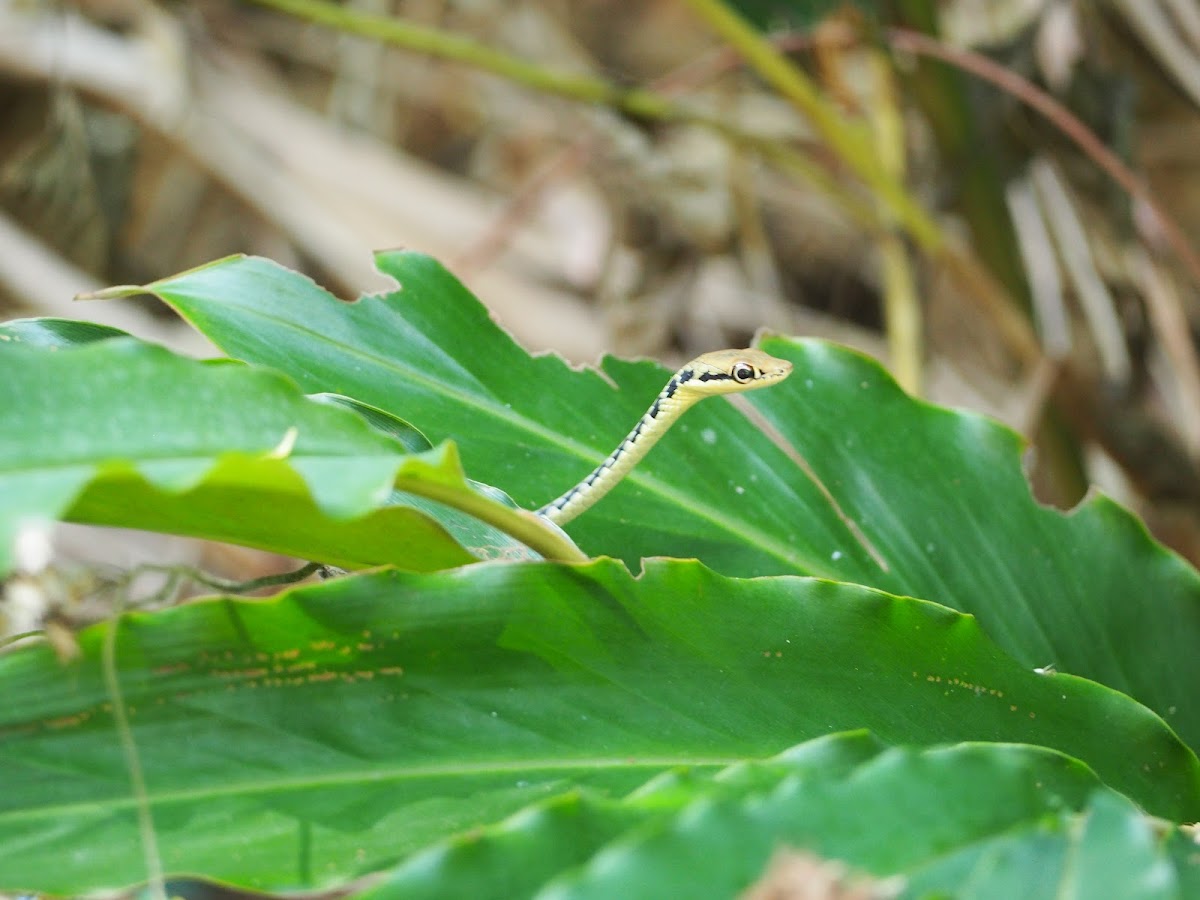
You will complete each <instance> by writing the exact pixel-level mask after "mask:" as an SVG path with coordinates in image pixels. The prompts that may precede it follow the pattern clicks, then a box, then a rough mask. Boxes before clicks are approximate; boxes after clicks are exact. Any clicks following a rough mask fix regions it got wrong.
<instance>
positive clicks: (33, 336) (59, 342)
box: [0, 317, 130, 350]
mask: <svg viewBox="0 0 1200 900" xmlns="http://www.w3.org/2000/svg"><path fill="white" fill-rule="evenodd" d="M118 337H130V335H129V333H128V332H125V331H122V330H121V329H120V328H113V327H112V326H111V325H100V324H99V323H97V322H77V321H75V320H74V319H55V318H49V317H47V318H42V319H10V320H9V321H7V322H4V323H3V324H2V325H0V350H2V349H3V348H4V345H5V344H11V343H20V344H24V345H25V346H27V347H77V346H79V345H81V344H91V343H94V342H96V341H107V340H109V339H110V338H118Z"/></svg>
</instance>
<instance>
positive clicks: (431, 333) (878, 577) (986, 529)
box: [146, 253, 1200, 746]
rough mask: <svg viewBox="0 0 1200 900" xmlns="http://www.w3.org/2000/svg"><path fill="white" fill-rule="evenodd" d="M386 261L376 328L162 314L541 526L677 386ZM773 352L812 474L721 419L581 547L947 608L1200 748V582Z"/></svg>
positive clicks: (775, 342)
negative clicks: (534, 338)
mask: <svg viewBox="0 0 1200 900" xmlns="http://www.w3.org/2000/svg"><path fill="white" fill-rule="evenodd" d="M378 261H379V265H380V267H381V269H382V270H383V271H385V272H387V273H388V274H390V275H393V276H394V277H396V278H397V279H398V280H399V281H400V283H401V290H400V291H399V292H397V293H395V294H391V295H388V296H385V297H367V298H364V299H363V300H360V301H359V302H358V303H356V304H346V303H342V302H340V301H338V300H336V299H335V298H333V297H332V296H330V295H329V294H328V293H326V292H325V291H323V290H321V289H320V288H318V287H317V286H316V285H314V284H313V283H312V282H311V281H309V280H308V279H305V278H303V277H302V276H299V275H296V274H295V273H291V272H288V271H287V270H285V269H282V268H280V267H279V266H277V265H275V264H273V263H270V262H267V261H264V260H260V259H247V258H235V259H230V260H226V261H223V262H221V263H218V264H214V265H212V266H208V267H205V268H202V269H197V270H194V271H192V272H189V273H184V274H183V275H180V276H177V277H175V278H170V279H166V280H164V281H161V282H158V283H156V284H154V285H150V286H148V287H147V288H146V290H151V291H153V292H155V293H157V294H159V295H160V296H162V297H163V299H165V300H166V301H168V302H169V303H171V304H172V305H174V306H175V307H176V308H177V309H178V310H180V312H181V313H182V314H183V315H184V316H185V317H187V318H188V319H189V320H191V321H192V322H193V323H194V324H195V325H196V326H197V327H198V328H199V329H200V330H202V331H203V332H204V333H205V334H206V335H208V336H209V337H210V338H211V339H212V340H213V341H215V342H216V343H217V344H218V345H220V346H221V347H223V348H224V349H225V350H226V351H227V352H229V353H230V354H232V355H234V356H236V357H239V358H242V359H246V360H250V361H253V362H258V363H263V364H266V365H270V366H275V367H278V368H280V369H282V370H284V371H287V372H288V373H289V374H291V375H292V376H293V377H295V378H296V379H297V380H299V381H300V382H301V384H303V385H304V387H305V389H306V390H310V391H318V390H335V391H340V392H342V393H347V394H351V395H353V396H354V397H356V398H358V399H359V400H362V401H365V402H369V403H371V404H374V405H376V406H379V407H380V408H382V409H386V410H389V411H391V412H393V413H395V414H396V415H399V416H402V417H403V418H405V419H406V420H407V421H411V422H413V423H414V424H415V425H416V427H418V428H420V429H421V430H422V431H424V432H425V433H426V434H428V435H429V436H430V438H431V439H433V440H435V441H436V440H442V439H446V438H455V439H457V440H459V441H460V443H461V446H462V447H463V454H464V464H465V466H466V469H467V471H468V472H470V473H471V474H472V475H473V476H474V477H477V478H480V479H482V480H484V481H487V482H488V483H491V484H495V485H498V486H500V487H501V488H503V489H504V490H506V491H507V492H508V493H510V494H511V495H512V496H513V497H514V498H515V499H516V500H517V502H519V503H521V504H522V505H525V506H536V505H538V504H540V503H543V502H545V501H548V500H549V499H551V498H552V497H554V496H556V495H557V494H559V493H561V492H562V491H563V490H565V489H566V488H567V487H569V486H570V485H571V484H572V483H574V482H575V481H577V480H578V479H579V478H580V477H582V476H583V475H584V474H586V473H587V471H588V470H589V469H590V468H591V467H592V466H593V465H594V464H595V463H596V461H597V460H599V459H602V458H603V457H604V456H605V455H606V454H607V453H608V452H609V451H610V450H611V448H612V447H613V446H615V444H616V442H617V441H618V440H619V439H620V438H621V437H622V436H624V434H625V432H626V431H627V429H628V428H629V427H630V425H631V424H632V423H633V422H634V421H635V420H636V419H637V418H638V416H639V415H640V414H641V413H642V412H643V411H644V408H645V406H646V405H647V404H648V403H649V401H650V400H651V399H652V398H653V397H654V396H655V394H656V393H657V391H658V390H659V389H660V388H661V386H662V384H663V382H664V381H665V380H666V378H667V372H666V370H664V369H661V368H660V367H658V366H655V365H652V364H650V363H625V362H619V361H617V360H614V359H611V358H610V359H606V360H605V361H604V363H603V367H602V368H603V374H601V373H598V372H594V371H582V372H575V371H571V370H570V369H568V367H567V366H566V365H565V364H564V363H562V362H561V361H560V360H559V359H557V358H554V357H548V356H544V357H537V358H531V357H529V356H528V354H526V353H525V352H524V351H522V350H521V349H520V348H519V347H517V346H516V345H515V344H514V343H513V342H512V340H511V339H510V338H509V337H508V336H507V335H505V334H504V333H502V332H501V331H500V330H499V329H498V328H497V327H496V326H495V324H494V323H493V322H492V321H491V320H490V319H489V318H488V317H487V314H486V312H485V311H484V309H483V308H482V307H481V306H480V305H479V303H478V302H477V301H476V300H475V299H474V298H473V297H472V296H471V295H470V294H469V293H468V292H467V291H466V290H465V289H464V288H463V287H462V285H461V284H459V283H458V281H456V280H455V279H454V278H453V277H452V276H451V275H449V274H448V273H447V272H446V271H445V270H444V269H443V268H442V267H441V266H439V265H438V264H437V263H436V262H434V261H432V260H430V259H429V258H427V257H424V256H421V255H419V254H412V253H384V254H380V255H379V257H378ZM762 346H763V348H764V349H765V350H767V351H768V352H770V353H772V354H774V355H777V356H784V357H786V358H788V359H791V360H793V362H794V363H795V366H796V369H795V372H794V373H793V375H792V376H791V378H790V379H789V380H788V381H786V382H784V383H783V384H781V385H778V386H776V387H772V388H771V389H769V390H764V391H757V392H755V393H753V394H750V395H748V397H747V398H746V399H747V400H748V402H749V403H750V404H751V405H753V406H754V407H755V408H756V409H758V410H760V411H762V412H763V413H765V414H766V415H767V417H768V418H769V420H770V421H771V423H772V424H773V425H774V426H775V428H777V429H778V430H779V432H780V433H781V434H782V436H783V438H784V439H785V441H786V442H787V443H789V444H790V445H791V447H792V448H794V449H795V451H796V452H797V453H798V454H800V455H801V456H802V457H803V460H804V463H803V464H799V463H798V462H797V461H796V457H794V456H792V455H789V454H788V453H787V452H785V451H784V450H782V449H780V448H779V447H777V446H776V445H775V444H774V443H773V442H772V441H771V440H769V439H768V438H767V437H766V436H765V435H764V434H762V433H760V432H759V431H757V430H756V429H754V428H750V427H748V425H747V422H746V420H745V418H744V417H743V416H741V414H740V413H739V412H738V411H737V410H736V409H735V408H734V407H733V406H731V405H730V404H728V403H724V402H719V401H715V400H713V401H707V402H705V403H702V404H700V406H699V407H698V408H697V409H696V410H694V411H692V412H690V413H688V416H687V418H685V419H684V420H683V421H682V422H681V423H680V424H678V425H677V426H676V427H675V428H674V429H673V430H672V433H670V434H668V435H667V436H666V437H665V438H664V439H663V441H662V445H661V446H660V447H658V448H656V449H655V450H654V451H653V452H652V453H651V454H650V456H649V457H647V459H646V460H644V461H643V462H642V463H641V464H640V465H639V466H638V468H637V469H635V470H634V471H633V472H632V473H631V474H630V475H629V476H628V477H627V478H626V479H625V481H624V482H623V483H622V484H621V485H619V486H618V487H617V488H616V489H615V490H614V491H613V493H612V494H611V495H610V496H609V497H606V498H605V499H604V500H603V501H601V502H600V503H599V504H598V505H597V506H596V507H595V508H594V509H592V510H589V511H588V512H587V513H585V514H584V515H583V516H582V517H580V519H578V520H577V521H575V522H572V523H570V525H569V526H568V528H569V530H570V532H571V533H572V535H573V536H575V537H576V539H577V540H578V541H579V544H580V546H582V547H583V548H584V549H585V550H587V551H589V552H591V553H597V554H599V553H605V554H610V555H614V556H618V557H621V558H623V559H625V560H626V561H627V562H628V563H629V564H630V565H633V566H636V564H637V560H638V559H640V558H642V557H644V556H649V555H655V554H663V555H672V556H678V557H697V558H700V559H702V560H704V561H705V562H706V563H708V564H709V565H711V566H713V567H715V568H718V569H720V570H721V571H725V572H728V573H731V574H742V575H754V574H768V573H801V574H815V575H821V576H824V577H828V578H833V579H838V580H847V581H855V582H858V583H861V584H866V585H871V586H875V587H880V588H882V589H884V590H887V591H890V592H893V593H898V594H908V595H911V596H917V597H925V598H929V599H932V600H935V601H937V602H939V603H943V604H946V605H949V606H952V607H955V608H957V609H960V610H962V611H964V612H970V613H973V614H977V615H979V616H980V618H981V620H982V621H983V623H984V627H985V628H987V629H988V631H989V632H990V633H992V634H993V635H994V636H995V638H996V639H997V640H998V641H999V642H1000V643H1001V645H1002V646H1003V647H1004V648H1005V649H1006V650H1007V651H1008V652H1010V653H1012V654H1013V655H1014V656H1015V657H1016V658H1017V659H1019V660H1020V661H1022V662H1023V663H1024V664H1025V665H1027V666H1030V667H1033V666H1038V667H1047V666H1054V667H1057V668H1058V669H1059V670H1060V671H1065V672H1071V673H1074V674H1078V675H1083V676H1085V677H1088V678H1093V679H1095V680H1097V681H1101V682H1103V683H1104V684H1107V685H1110V686H1111V687H1114V688H1117V689H1118V690H1123V691H1126V692H1129V693H1130V694H1132V695H1133V696H1134V697H1136V698H1137V699H1138V700H1140V701H1141V702H1143V703H1145V704H1147V705H1149V706H1150V707H1151V708H1153V709H1154V710H1156V711H1157V712H1158V713H1159V714H1160V715H1162V716H1163V717H1164V718H1166V719H1167V721H1169V722H1170V723H1171V724H1172V726H1173V727H1174V728H1176V729H1177V730H1178V731H1179V732H1180V733H1181V734H1182V735H1183V736H1184V737H1185V739H1186V740H1188V741H1189V742H1190V743H1191V744H1192V746H1200V692H1197V691H1195V690H1192V685H1194V684H1196V683H1200V654H1197V653H1196V652H1195V648H1196V647H1198V646H1200V579H1198V578H1197V575H1196V572H1195V571H1194V570H1193V569H1192V568H1191V567H1189V566H1188V565H1187V564H1186V563H1184V562H1183V561H1182V560H1180V559H1178V558H1177V557H1175V556H1174V555H1172V554H1170V553H1168V552H1166V551H1164V550H1163V549H1162V547H1160V546H1159V545H1158V544H1156V543H1154V542H1153V541H1152V540H1151V539H1150V538H1149V537H1148V536H1147V535H1146V533H1145V529H1144V528H1143V527H1142V525H1141V524H1140V523H1139V522H1138V521H1137V520H1136V519H1135V518H1134V517H1133V516H1131V515H1130V514H1129V513H1128V512H1126V511H1125V510H1123V509H1121V508H1120V507H1118V506H1116V505H1115V504H1114V503H1112V502H1111V501H1109V500H1107V499H1105V498H1103V497H1100V496H1095V497H1093V498H1092V499H1091V500H1090V501H1089V502H1088V503H1086V504H1084V505H1083V506H1082V507H1081V508H1080V509H1078V510H1076V511H1074V512H1073V513H1072V514H1070V515H1063V514H1062V513H1059V512H1057V511H1055V510H1051V509H1046V508H1043V507H1041V506H1039V505H1038V504H1037V503H1036V502H1035V501H1034V500H1033V498H1032V497H1031V496H1030V494H1029V490H1028V487H1027V485H1026V483H1025V480H1024V478H1023V477H1022V474H1021V471H1020V465H1019V456H1020V452H1021V443H1020V440H1019V438H1018V437H1017V436H1016V435H1015V434H1014V433H1013V432H1011V431H1009V430H1008V429H1005V428H1003V427H1001V426H1000V425H997V424H996V423H994V422H991V421H989V420H987V419H984V418H982V417H979V416H976V415H971V414H967V413H959V412H954V411H950V410H945V409H939V408H937V407H933V406H929V405H927V404H924V403H921V402H919V401H916V400H913V399H911V398H909V397H907V396H906V395H904V394H903V392H902V391H900V389H899V388H898V387H897V386H896V385H895V383H894V382H893V381H892V380H891V378H890V377H889V376H888V375H887V374H886V373H885V372H884V371H883V370H882V369H881V368H880V367H879V366H878V365H877V364H876V363H874V362H873V361H871V360H868V359H866V358H865V357H862V356H860V355H858V354H855V353H852V352H850V351H848V350H844V349H840V348H836V347H833V346H830V345H828V344H825V343H822V342H817V341H789V340H784V339H782V338H770V339H768V340H766V341H765V342H764V343H763V345H762ZM810 472H811V473H812V476H815V478H814V477H812V476H810V474H809V473H810Z"/></svg>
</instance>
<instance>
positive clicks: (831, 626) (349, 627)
mask: <svg viewBox="0 0 1200 900" xmlns="http://www.w3.org/2000/svg"><path fill="white" fill-rule="evenodd" d="M103 634H104V626H99V627H97V628H93V629H89V630H87V631H85V632H83V633H82V634H81V635H80V641H81V646H82V648H83V658H82V660H81V661H79V662H77V663H73V664H71V665H69V666H66V667H64V666H63V665H62V664H60V663H59V662H58V661H57V659H56V658H55V657H54V655H53V653H51V652H50V651H49V650H48V649H43V648H29V649H26V650H23V651H19V652H15V653H11V654H9V655H7V656H4V657H0V684H3V685H5V686H6V691H7V693H6V702H5V704H3V705H2V706H0V771H3V772H4V773H5V779H6V781H5V783H6V790H5V791H3V792H0V846H4V847H6V848H16V850H19V852H16V851H14V852H11V853H5V854H0V890H15V889H38V890H48V891H53V892H58V893H77V892H82V891H85V890H90V891H95V890H99V889H101V888H102V887H111V886H116V885H122V884H128V883H130V882H135V881H138V880H139V879H140V878H141V877H142V874H143V869H142V862H141V857H140V853H139V851H138V849H137V848H138V836H137V832H136V829H135V810H136V805H137V804H136V802H135V800H134V798H133V797H132V796H131V793H130V789H129V786H128V784H129V783H128V778H127V774H126V768H125V761H124V759H123V758H122V756H121V753H120V750H119V746H118V744H117V742H116V738H115V735H114V733H113V720H112V716H111V707H110V705H109V704H110V698H109V696H108V693H107V691H106V690H105V687H104V682H103V679H102V676H101V671H100V667H99V644H100V641H101V640H102V637H103ZM116 658H117V660H118V668H119V673H118V674H119V682H120V685H121V691H122V694H123V697H124V701H125V703H126V704H127V706H128V707H129V710H130V720H131V723H132V730H133V738H134V741H135V743H136V746H137V748H138V752H139V756H140V759H141V764H142V768H143V770H144V773H145V778H146V784H147V791H148V795H149V802H150V807H151V811H152V813H153V818H154V822H155V826H156V830H157V835H158V843H159V846H160V848H161V851H162V855H163V861H164V864H165V867H166V869H167V871H169V872H193V873H204V874H206V875H207V876H208V877H211V878H216V879H221V880H227V881H231V882H235V883H238V884H242V885H247V886H253V887H260V888H270V889H282V888H285V887H286V888H302V887H314V886H321V885H332V884H340V883H342V882H344V880H345V879H347V878H351V877H354V876H356V875H359V874H363V873H365V872H371V871H377V870H378V869H380V868H381V867H383V866H386V865H389V864H392V863H395V862H399V861H401V860H402V859H403V858H405V857H406V856H408V855H409V854H411V853H413V852H415V851H417V850H419V849H421V848H422V847H425V846H428V845H430V844H432V843H434V842H435V841H437V840H440V839H444V838H446V837H449V836H450V835H452V834H456V833H459V832H462V831H463V830H464V829H468V828H472V827H476V826H479V825H484V824H487V823H489V822H494V821H497V820H499V819H501V818H503V817H504V816H506V815H508V814H510V813H512V812H514V811H516V810H518V809H520V808H522V807H525V806H526V805H528V804H530V803H532V802H536V801H538V800H544V799H548V798H550V797H553V796H555V795H558V794H563V793H566V792H569V791H574V790H580V789H582V790H585V791H586V790H591V791H597V792H601V793H606V794H607V795H608V796H609V797H611V798H615V797H618V796H621V795H623V794H625V793H627V792H628V791H630V790H632V789H633V788H635V787H636V786H637V785H639V784H643V783H644V782H646V781H647V780H648V779H651V778H653V777H654V776H655V775H658V774H660V773H663V772H664V771H667V770H671V769H674V768H676V767H680V766H685V767H692V768H694V769H696V770H698V771H700V772H704V771H713V770H716V769H720V768H725V767H728V766H731V765H736V764H737V763H740V762H746V761H752V760H758V759H762V758H764V757H769V756H772V755H774V754H776V753H779V752H780V751H782V750H784V749H785V748H787V747H789V746H792V745H793V744H795V743H797V742H800V741H804V740H807V739H809V738H813V737H818V736H821V735H825V734H829V733H832V732H836V731H842V730H846V729H850V728H864V727H865V728H869V729H871V730H872V731H873V732H874V733H875V734H877V735H878V736H879V737H880V739H882V740H884V741H886V742H888V743H910V744H912V743H915V744H929V743H944V742H957V741H1005V742H1017V743H1028V744H1034V745H1039V746H1044V747H1050V748H1054V749H1056V750H1058V751H1061V752H1062V753H1065V754H1068V755H1070V756H1073V757H1076V758H1078V759H1079V760H1081V761H1082V762H1083V763H1085V764H1086V765H1087V766H1089V767H1090V768H1091V769H1092V770H1093V771H1094V772H1095V773H1096V774H1097V775H1098V776H1099V777H1100V778H1101V779H1102V780H1103V781H1104V782H1105V783H1107V784H1109V785H1111V786H1112V787H1114V788H1115V789H1117V790H1120V791H1122V792H1124V793H1126V794H1128V795H1129V796H1130V797H1132V798H1134V799H1135V800H1136V801H1137V802H1138V803H1140V804H1143V805H1144V806H1145V807H1146V808H1147V809H1148V810H1150V811H1152V812H1154V813H1156V814H1159V815H1162V816H1166V817H1169V818H1172V819H1182V818H1188V817H1195V816H1196V814H1197V813H1198V812H1200V765H1198V764H1197V760H1196V758H1195V756H1194V755H1193V754H1192V753H1191V752H1190V751H1189V750H1188V749H1187V748H1186V747H1185V746H1184V745H1183V744H1182V743H1181V742H1180V741H1179V740H1178V738H1177V737H1176V736H1175V735H1174V734H1172V733H1171V731H1170V730H1169V729H1168V728H1166V726H1165V725H1164V724H1163V723H1162V721H1161V720H1160V719H1158V718H1157V717H1156V716H1154V715H1153V714H1152V713H1150V712H1149V711H1148V710H1146V709H1145V708H1144V707H1141V706H1139V705H1138V704H1136V703H1134V702H1133V701H1131V700H1130V699H1129V698H1127V697H1125V696H1123V695H1121V694H1118V693H1116V692H1114V691H1111V690H1109V689H1107V688H1105V687H1103V686H1100V685H1097V684H1094V683H1091V682H1088V681H1084V680H1082V679H1077V678H1073V677H1071V676H1065V675H1055V676H1045V675H1038V674H1035V673H1033V672H1031V671H1029V670H1028V669H1026V668H1025V667H1022V666H1018V665H1016V664H1015V663H1014V662H1013V661H1012V660H1011V659H1010V658H1009V657H1007V656H1006V655H1005V654H1004V653H1003V652H1001V651H1000V650H999V649H998V648H997V647H996V646H995V645H994V644H993V643H992V642H991V641H990V640H989V639H988V638H986V637H985V636H984V635H983V633H982V632H981V631H980V630H979V628H978V627H977V625H976V624H975V622H974V620H973V619H971V618H970V617H967V616H962V615H960V614H958V613H955V612H953V611H951V610H948V609H946V608H944V607H940V606H937V605H935V604H931V603H927V602H924V601H919V600H912V599H908V598H899V597H893V596H890V595H887V594H883V593H880V592H877V591H872V590H870V589H865V588H861V587H857V586H853V585H841V584H836V583H831V582H824V581H819V580H811V579H795V578H769V579H754V580H747V581H743V580H738V579H730V578H727V577H725V576H721V575H718V574H716V573H713V572H711V571H709V570H707V569H705V568H704V567H703V566H700V565H699V564H697V563H694V562H668V561H661V562H654V563H651V564H650V565H649V566H648V568H647V570H646V571H645V572H644V574H643V575H642V576H641V577H640V578H637V579H635V578H633V577H632V576H631V575H630V574H629V573H628V572H627V571H626V570H625V568H624V567H623V566H622V565H621V564H620V563H617V562H614V561H598V562H595V563H592V564H590V565H584V566H562V565H551V564H545V563H524V564H501V563H489V564H482V565H477V566H471V567H467V568H465V569H461V570H456V571H453V572H443V573H428V574H418V573H404V572H379V573H373V574H363V575H360V576H355V577H351V578H345V579H339V580H336V581H332V582H327V583H325V584H322V585H317V586H313V587H306V588H303V589H297V590H293V591H291V592H289V593H287V594H285V595H283V596H281V597H279V598H276V599H273V600H270V601H265V602H264V601H253V602H250V601H234V600H221V601H210V602H198V603H193V604H189V605H187V606H184V607H180V608H177V609H171V610H166V611H163V612H160V613H156V614H133V615H129V616H127V617H125V618H123V619H122V620H121V624H120V626H119V631H118V634H117V653H116ZM730 777H733V773H731V775H730ZM739 777H741V778H743V779H744V780H745V782H746V783H748V784H750V783H756V780H755V779H754V778H753V777H751V776H748V775H744V774H743V775H741V776H739ZM668 787H670V786H668ZM659 789H660V790H662V791H664V792H663V793H662V794H661V795H660V796H661V797H663V798H669V797H670V796H671V793H670V790H669V789H667V788H663V787H662V786H661V784H660V788H659ZM674 790H676V791H681V790H686V787H685V786H679V785H676V786H675V787H674ZM969 799H970V798H969V796H964V797H963V802H964V803H969ZM663 802H667V800H665V799H664V800H663ZM235 849H236V852H233V851H234V850H235Z"/></svg>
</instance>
